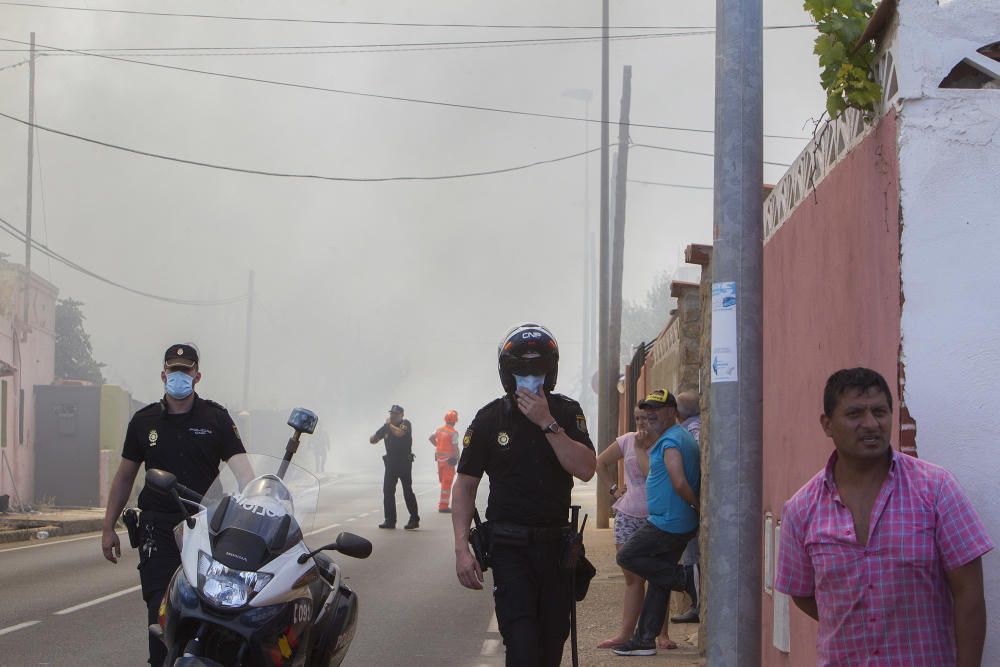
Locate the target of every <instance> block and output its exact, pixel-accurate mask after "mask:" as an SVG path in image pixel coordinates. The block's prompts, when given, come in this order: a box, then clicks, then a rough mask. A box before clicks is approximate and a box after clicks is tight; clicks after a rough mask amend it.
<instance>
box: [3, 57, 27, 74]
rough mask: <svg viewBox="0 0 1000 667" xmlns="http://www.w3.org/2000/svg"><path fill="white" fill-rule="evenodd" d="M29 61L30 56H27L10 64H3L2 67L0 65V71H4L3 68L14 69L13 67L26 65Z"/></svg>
mask: <svg viewBox="0 0 1000 667" xmlns="http://www.w3.org/2000/svg"><path fill="white" fill-rule="evenodd" d="M30 62H31V58H27V59H25V60H22V61H20V62H16V63H13V64H11V65H4V66H3V67H0V72H2V71H4V70H5V69H14V68H15V67H20V66H21V65H27V64H28V63H30Z"/></svg>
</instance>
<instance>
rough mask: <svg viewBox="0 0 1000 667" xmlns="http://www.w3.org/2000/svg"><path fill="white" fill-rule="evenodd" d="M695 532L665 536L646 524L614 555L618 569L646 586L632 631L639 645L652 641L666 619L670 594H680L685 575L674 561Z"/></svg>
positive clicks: (663, 532) (679, 557) (664, 533)
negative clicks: (636, 576) (639, 578)
mask: <svg viewBox="0 0 1000 667" xmlns="http://www.w3.org/2000/svg"><path fill="white" fill-rule="evenodd" d="M696 532H697V531H691V532H690V533H668V532H666V531H665V530H660V529H659V528H657V527H656V526H654V525H653V524H652V523H650V522H649V521H646V523H644V524H643V525H642V527H641V528H640V529H639V530H637V531H635V532H634V533H632V537H630V538H629V540H628V542H626V543H625V544H623V545H622V548H621V550H619V551H618V557H617V560H618V565H620V566H621V567H623V568H625V569H626V570H628V571H630V572H635V573H636V574H637V575H639V576H640V577H642V578H643V579H645V580H646V582H647V585H646V598H645V600H643V603H642V612H641V613H640V614H639V623H638V624H637V625H636V629H635V638H636V639H638V640H639V641H642V642H645V643H650V642H653V641H655V640H656V635H658V634H660V629H662V628H663V620H664V619H665V618H666V617H667V608H668V607H669V605H670V591H683V590H684V588H685V584H686V583H687V575H686V573H685V571H684V567H683V566H682V565H678V561H679V560H680V559H681V554H682V553H684V547H686V546H687V543H688V542H689V541H690V540H691V538H692V537H694V535H695V533H696Z"/></svg>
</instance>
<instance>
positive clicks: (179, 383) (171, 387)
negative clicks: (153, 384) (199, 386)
mask: <svg viewBox="0 0 1000 667" xmlns="http://www.w3.org/2000/svg"><path fill="white" fill-rule="evenodd" d="M166 389H167V396H169V397H170V398H176V399H177V400H182V399H185V398H187V397H188V396H190V395H191V392H193V391H194V378H193V377H191V376H190V375H188V374H187V373H185V372H183V371H174V372H173V373H168V374H167V386H166Z"/></svg>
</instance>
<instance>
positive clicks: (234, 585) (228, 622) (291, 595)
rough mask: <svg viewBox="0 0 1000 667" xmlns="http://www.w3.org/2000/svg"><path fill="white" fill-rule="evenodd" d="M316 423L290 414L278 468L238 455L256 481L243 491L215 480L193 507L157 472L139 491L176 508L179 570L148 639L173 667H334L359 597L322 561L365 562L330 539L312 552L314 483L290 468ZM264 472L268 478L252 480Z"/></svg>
mask: <svg viewBox="0 0 1000 667" xmlns="http://www.w3.org/2000/svg"><path fill="white" fill-rule="evenodd" d="M317 421H318V418H317V417H316V415H315V414H313V413H312V412H310V411H308V410H304V409H302V408H296V409H295V410H293V411H292V414H291V416H290V417H289V419H288V425H289V426H291V427H292V429H293V431H294V435H293V436H292V437H291V438H290V439H289V441H288V444H287V446H286V448H285V455H284V458H282V459H277V458H275V457H270V456H265V455H259V454H252V455H248V457H249V458H250V463H251V465H252V466H253V470H254V471H256V472H255V474H259V476H258V477H256V478H255V479H253V480H252V481H251V482H249V483H247V484H246V486H245V487H243V488H242V489H240V488H239V484H238V482H237V481H236V479H235V477H234V476H233V475H232V473H231V472H230V471H229V470H228V467H226V466H223V471H222V472H220V475H219V477H218V478H217V479H216V480H215V482H213V484H212V486H211V487H210V488H209V490H208V491H207V492H206V493H205V495H204V496H203V497H198V494H196V493H194V492H192V491H191V490H190V489H188V488H186V487H184V486H183V485H181V484H179V483H178V482H177V479H176V477H175V476H174V475H173V474H171V473H169V472H166V471H163V470H156V469H153V470H149V471H147V473H146V483H147V484H148V485H150V486H151V487H152V488H154V489H156V490H158V491H160V492H162V493H165V494H168V495H170V496H172V497H173V498H174V500H175V501H176V502H177V504H178V506H179V507H180V508H181V512H182V513H183V515H184V517H185V518H184V520H183V521H182V522H181V523H179V524H178V525H177V528H176V529H175V531H174V534H175V537H176V539H177V542H178V546H179V548H180V552H181V566H180V567H179V568H178V569H177V571H176V572H175V573H174V577H173V579H172V580H171V582H170V585H169V587H168V588H167V592H166V594H165V595H164V598H163V602H162V603H161V605H160V613H159V619H158V620H159V622H158V623H156V624H153V625H151V626H149V631H150V633H151V634H152V635H153V636H154V637H157V638H158V639H159V640H160V641H162V642H163V643H164V644H165V645H166V647H167V660H166V662H165V663H164V664H166V665H172V666H173V667H198V666H205V667H216V666H218V667H222V666H226V667H228V666H230V665H233V666H240V667H258V666H264V665H282V666H285V665H288V666H295V667H299V666H302V667H320V666H322V667H326V666H327V665H330V666H336V665H340V664H341V662H343V660H344V657H345V656H346V655H347V650H348V648H349V646H350V644H351V640H352V639H353V638H354V632H355V625H356V623H357V615H358V598H357V595H356V594H355V593H354V591H352V590H351V589H350V588H349V587H348V586H347V585H346V584H345V583H344V577H343V573H342V572H341V569H340V566H338V565H337V564H336V563H334V562H333V560H332V559H331V558H330V557H328V556H327V555H326V554H324V553H323V552H324V551H338V552H340V553H341V554H343V555H345V556H350V557H352V558H367V557H368V556H369V555H370V554H371V551H372V544H371V542H369V541H368V540H366V539H364V538H363V537H359V536H357V535H353V534H351V533H340V534H339V535H338V536H337V539H336V541H335V542H333V543H332V544H326V545H324V546H322V547H320V548H319V549H314V550H310V549H309V548H308V547H307V546H306V544H305V541H304V538H305V537H306V536H308V535H309V534H310V530H311V529H312V525H313V521H314V518H315V514H316V504H317V501H318V499H319V480H317V479H316V477H315V476H314V475H312V474H311V473H309V472H308V471H306V470H304V469H302V468H300V467H298V466H296V465H294V464H293V463H291V460H292V457H293V456H294V455H295V453H296V451H298V447H299V439H300V436H301V435H302V434H303V433H306V434H309V433H312V432H313V430H315V427H316V422H317ZM262 470H275V471H276V472H274V473H266V474H260V471H262Z"/></svg>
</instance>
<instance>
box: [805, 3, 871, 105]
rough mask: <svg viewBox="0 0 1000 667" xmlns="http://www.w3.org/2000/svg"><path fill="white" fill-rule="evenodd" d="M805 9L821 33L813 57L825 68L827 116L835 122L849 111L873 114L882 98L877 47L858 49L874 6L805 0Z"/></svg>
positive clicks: (864, 46)
mask: <svg viewBox="0 0 1000 667" xmlns="http://www.w3.org/2000/svg"><path fill="white" fill-rule="evenodd" d="M803 6H804V7H805V10H806V11H807V12H809V13H810V14H812V17H813V19H815V21H816V26H817V29H818V30H819V32H820V34H819V36H818V37H817V38H816V46H815V47H814V48H813V53H815V54H816V55H817V56H819V65H820V67H821V68H822V71H821V72H820V77H819V79H820V83H821V84H822V86H823V89H824V90H826V110H827V113H829V114H830V117H831V118H836V117H837V116H839V115H840V114H841V113H843V112H844V111H845V110H846V109H848V108H854V109H860V110H862V111H868V112H872V111H874V110H875V105H876V104H878V101H879V100H880V99H881V98H882V86H880V85H879V83H878V82H877V81H876V80H875V74H874V65H875V58H876V53H875V45H874V44H872V43H871V42H865V43H864V44H860V45H858V40H859V39H860V38H861V35H862V33H864V30H865V26H866V25H868V21H869V19H870V18H871V16H872V14H873V13H874V12H875V5H874V4H873V3H872V2H868V0H804V4H803ZM855 45H857V48H855Z"/></svg>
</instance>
